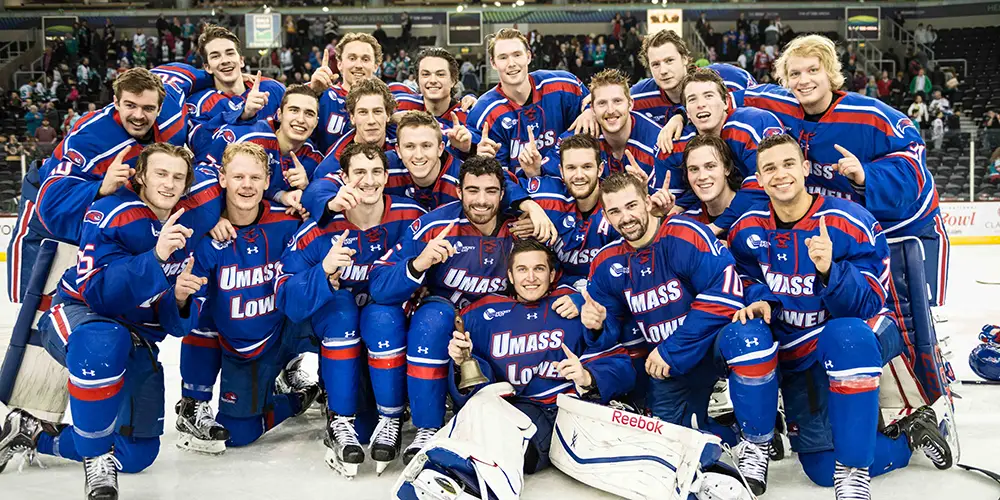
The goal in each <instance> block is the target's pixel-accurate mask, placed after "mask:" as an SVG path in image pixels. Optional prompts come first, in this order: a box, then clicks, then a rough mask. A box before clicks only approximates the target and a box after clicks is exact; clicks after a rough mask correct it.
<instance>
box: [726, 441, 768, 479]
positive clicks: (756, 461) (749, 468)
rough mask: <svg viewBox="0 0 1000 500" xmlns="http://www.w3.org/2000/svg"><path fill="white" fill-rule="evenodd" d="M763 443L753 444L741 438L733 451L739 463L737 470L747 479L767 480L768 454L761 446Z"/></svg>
mask: <svg viewBox="0 0 1000 500" xmlns="http://www.w3.org/2000/svg"><path fill="white" fill-rule="evenodd" d="M764 446H766V445H765V444H755V443H751V442H750V441H747V440H746V439H741V440H740V442H739V444H737V445H736V449H734V450H733V453H734V454H735V455H736V461H737V463H738V464H739V466H738V467H739V470H740V472H741V473H742V474H743V476H745V477H746V478H747V479H753V480H756V481H759V482H761V483H764V482H766V481H767V465H768V458H769V457H768V454H767V452H766V451H765V450H763V449H761V447H764Z"/></svg>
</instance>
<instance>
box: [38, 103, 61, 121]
mask: <svg viewBox="0 0 1000 500" xmlns="http://www.w3.org/2000/svg"><path fill="white" fill-rule="evenodd" d="M42 118H43V119H46V120H48V121H49V123H59V110H58V109H56V103H55V102H53V101H49V102H47V103H45V104H44V110H43V113H42Z"/></svg>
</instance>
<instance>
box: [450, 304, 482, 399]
mask: <svg viewBox="0 0 1000 500" xmlns="http://www.w3.org/2000/svg"><path fill="white" fill-rule="evenodd" d="M455 331H456V332H462V333H463V334H465V338H466V339H468V338H469V332H467V331H465V322H464V321H462V317H461V316H459V315H458V314H456V315H455ZM468 354H469V359H467V360H465V361H462V364H460V365H458V369H459V372H460V373H459V375H460V377H461V378H460V379H459V381H458V388H459V390H463V391H464V390H466V389H468V388H470V387H475V386H477V385H479V384H483V383H486V382H489V380H488V379H487V378H486V377H485V376H484V375H483V370H482V369H480V368H479V362H478V361H476V360H475V358H473V357H472V351H471V350H470V351H469V353H468Z"/></svg>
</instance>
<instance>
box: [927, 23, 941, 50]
mask: <svg viewBox="0 0 1000 500" xmlns="http://www.w3.org/2000/svg"><path fill="white" fill-rule="evenodd" d="M937 39H938V34H937V30H935V29H934V25H933V24H928V25H927V41H926V42H924V43H925V44H926V45H929V46H931V47H933V46H934V42H936V41H937Z"/></svg>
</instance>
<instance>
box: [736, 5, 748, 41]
mask: <svg viewBox="0 0 1000 500" xmlns="http://www.w3.org/2000/svg"><path fill="white" fill-rule="evenodd" d="M736 31H739V32H742V33H745V34H747V35H748V36H749V34H750V21H747V16H746V12H743V11H742V10H741V11H740V17H739V18H738V19H737V20H736Z"/></svg>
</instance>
